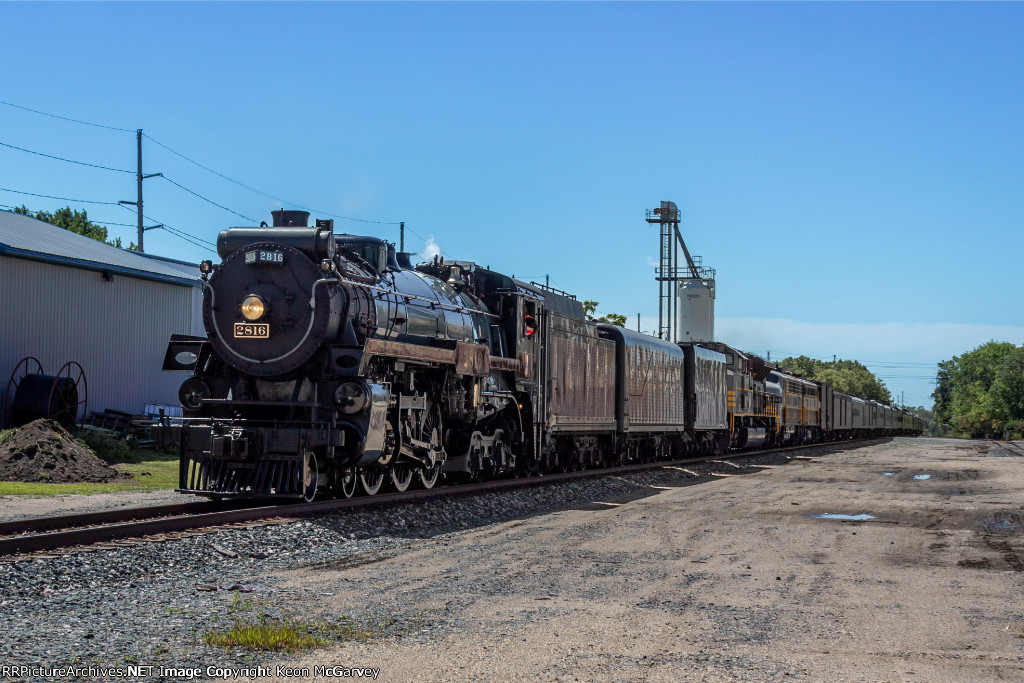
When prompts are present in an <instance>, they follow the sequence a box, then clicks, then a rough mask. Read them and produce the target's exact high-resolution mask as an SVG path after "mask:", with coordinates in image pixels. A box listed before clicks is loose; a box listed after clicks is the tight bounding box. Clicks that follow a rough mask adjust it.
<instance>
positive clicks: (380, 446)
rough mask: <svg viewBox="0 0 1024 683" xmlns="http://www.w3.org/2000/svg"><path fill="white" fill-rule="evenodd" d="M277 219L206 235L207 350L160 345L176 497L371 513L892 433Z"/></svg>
mask: <svg viewBox="0 0 1024 683" xmlns="http://www.w3.org/2000/svg"><path fill="white" fill-rule="evenodd" d="M273 217H274V223H273V225H272V226H266V224H264V225H263V226H261V227H260V228H231V229H228V230H225V231H223V232H221V233H220V236H219V237H218V240H217V250H218V254H219V255H220V257H221V260H220V263H218V264H214V263H213V262H212V261H204V262H203V264H202V265H201V268H200V270H201V271H202V277H201V280H202V286H203V292H204V297H203V321H204V325H205V327H206V331H207V336H206V337H187V336H182V335H174V336H172V338H171V340H170V343H169V345H168V349H167V353H166V355H165V359H164V369H165V370H186V371H190V372H191V376H190V377H189V378H188V379H186V380H185V382H184V383H183V384H182V385H181V389H180V391H179V398H180V400H181V403H182V406H183V413H184V417H183V418H182V420H181V421H180V422H177V423H172V422H171V421H169V420H168V421H165V422H164V424H162V425H161V426H160V427H159V428H158V430H157V431H158V437H159V438H162V439H163V440H164V441H165V442H166V441H168V440H170V441H174V442H176V443H177V444H178V445H179V447H180V469H179V487H178V490H180V491H183V492H188V493H194V494H199V495H205V496H210V497H214V498H218V497H223V496H231V497H259V498H304V499H306V500H312V499H313V498H314V497H317V496H321V497H322V496H325V495H327V496H340V497H349V496H352V495H355V494H356V493H357V492H358V491H361V492H362V493H365V494H368V495H373V494H375V493H377V492H378V491H380V490H381V489H382V488H383V487H385V486H388V487H389V488H392V489H395V490H398V491H404V490H406V489H407V488H409V487H410V486H421V487H426V488H430V487H432V486H434V485H435V484H436V483H437V482H438V481H439V480H440V479H441V478H442V476H444V477H446V478H448V479H452V480H460V479H472V478H475V477H488V476H500V475H504V474H513V473H514V474H518V475H531V474H538V473H543V472H545V471H551V470H575V469H581V468H587V467H596V466H606V465H611V464H617V463H624V462H637V461H644V460H651V459H657V458H670V457H680V456H683V455H689V454H702V453H706V454H713V453H722V452H725V451H726V450H728V449H729V448H744V447H748V448H750V447H760V446H763V445H774V444H777V443H799V442H806V441H813V440H818V439H821V438H824V437H827V436H829V437H841V436H844V435H847V434H849V435H861V434H865V433H882V432H895V431H896V430H897V429H899V428H902V425H903V422H902V421H898V422H897V421H895V420H894V416H893V415H892V414H889V413H886V412H884V411H881V412H880V410H879V408H880V407H879V406H877V405H876V404H868V403H866V402H863V401H859V399H853V398H852V397H847V399H848V400H847V401H846V403H843V402H842V401H843V400H844V399H843V396H842V395H839V399H838V400H839V404H840V405H841V406H845V407H843V408H842V409H843V410H846V411H847V412H845V413H842V414H843V415H844V417H843V418H842V421H841V422H840V423H836V422H835V420H836V419H837V418H836V417H835V416H833V411H834V410H836V408H834V405H837V404H836V401H837V399H836V398H835V395H834V393H831V392H829V391H828V390H827V389H824V390H823V388H822V385H817V384H815V383H813V382H809V381H807V380H802V379H800V378H797V377H794V376H792V375H788V374H785V373H784V372H782V371H780V370H778V369H772V368H770V367H769V366H768V365H767V364H766V363H765V362H764V361H763V360H761V359H759V358H757V357H755V356H750V355H749V354H743V353H741V352H739V351H737V350H736V349H733V348H731V347H728V346H725V345H724V344H713V343H709V344H701V343H685V344H674V343H670V342H668V341H665V340H661V339H656V338H653V337H650V336H647V335H642V334H639V333H635V332H630V331H628V330H625V329H623V328H621V327H617V326H614V325H608V324H603V323H595V322H593V321H591V320H589V319H587V317H586V316H585V315H584V311H583V306H582V304H581V303H580V302H579V301H577V300H576V298H575V297H574V296H572V295H569V294H567V293H565V292H561V291H558V290H555V289H552V288H549V287H543V286H540V285H536V284H532V283H526V282H522V281H519V280H516V279H514V278H512V277H509V276H507V275H505V274H502V273H499V272H496V271H492V270H490V269H489V268H482V267H480V266H478V265H477V264H475V263H473V262H470V261H448V262H445V261H444V260H443V259H440V258H435V259H434V260H433V261H432V262H427V263H421V264H419V265H417V266H415V267H413V266H412V265H411V263H410V262H409V258H408V255H407V254H399V253H396V251H395V248H394V245H392V244H389V243H387V242H384V241H382V240H380V239H377V238H374V237H362V236H353V235H335V234H334V226H333V222H332V221H329V220H318V221H316V223H315V225H314V226H312V227H310V226H308V225H307V222H308V218H309V214H308V213H307V212H302V211H276V212H273ZM823 391H825V392H826V393H825V394H823V393H822V392H823ZM858 401H859V402H858ZM858 410H859V411H860V412H859V413H858ZM887 416H888V422H887V421H886V420H887ZM836 424H842V425H843V426H842V427H840V426H835V425H836ZM847 425H848V426H847ZM897 425H899V427H898V426H897ZM912 430H913V427H910V428H909V431H912Z"/></svg>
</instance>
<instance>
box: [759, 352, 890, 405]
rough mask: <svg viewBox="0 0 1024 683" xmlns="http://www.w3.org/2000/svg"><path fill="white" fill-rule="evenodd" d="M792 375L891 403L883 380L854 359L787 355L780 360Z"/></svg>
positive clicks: (837, 389)
mask: <svg viewBox="0 0 1024 683" xmlns="http://www.w3.org/2000/svg"><path fill="white" fill-rule="evenodd" d="M779 365H781V366H782V367H784V368H785V369H786V370H787V371H789V372H792V373H793V374H795V375H799V376H800V377H804V378H805V379H811V380H814V381H815V382H825V383H826V384H829V385H831V386H832V388H833V389H835V390H836V391H841V392H843V393H844V394H850V395H851V396H857V397H859V398H866V399H869V400H872V401H879V402H881V403H892V394H890V393H889V390H888V389H887V388H886V387H885V382H883V381H882V380H880V379H878V377H876V376H875V374H874V373H873V372H871V371H870V370H868V369H867V368H866V367H865V366H864V365H862V364H860V363H858V362H857V361H855V360H838V361H822V360H817V359H814V358H808V357H807V356H797V357H796V358H793V357H790V358H786V359H785V360H783V361H782V362H781V363H779Z"/></svg>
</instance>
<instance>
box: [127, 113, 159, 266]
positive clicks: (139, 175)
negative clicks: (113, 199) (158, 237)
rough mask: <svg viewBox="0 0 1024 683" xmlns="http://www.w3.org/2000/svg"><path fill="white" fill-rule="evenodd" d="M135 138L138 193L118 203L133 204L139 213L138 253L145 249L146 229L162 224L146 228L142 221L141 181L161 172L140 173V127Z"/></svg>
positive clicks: (154, 176) (156, 175)
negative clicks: (134, 198) (143, 243)
mask: <svg viewBox="0 0 1024 683" xmlns="http://www.w3.org/2000/svg"><path fill="white" fill-rule="evenodd" d="M135 139H136V141H137V143H138V152H139V154H138V159H139V165H138V172H137V173H136V175H135V179H136V182H137V183H138V195H137V197H136V200H135V201H134V202H129V201H124V200H122V201H119V202H118V204H125V205H127V206H134V207H136V208H137V209H138V214H139V222H138V226H139V243H138V247H139V253H140V254H144V253H145V251H144V250H143V248H142V236H143V235H144V234H145V232H146V231H147V230H152V229H154V228H162V227H163V226H162V225H151V226H149V227H148V228H147V227H145V226H144V225H143V223H142V218H143V217H142V181H143V180H145V179H146V178H156V177H158V176H162V175H163V173H150V174H149V175H142V129H141V128H139V129H138V130H136V131H135Z"/></svg>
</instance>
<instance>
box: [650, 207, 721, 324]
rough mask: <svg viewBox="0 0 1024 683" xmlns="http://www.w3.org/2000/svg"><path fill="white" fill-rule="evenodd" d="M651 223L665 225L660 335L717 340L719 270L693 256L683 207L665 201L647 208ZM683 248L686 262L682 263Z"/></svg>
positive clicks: (658, 271)
mask: <svg viewBox="0 0 1024 683" xmlns="http://www.w3.org/2000/svg"><path fill="white" fill-rule="evenodd" d="M647 222H648V223H654V224H658V225H660V226H661V259H660V261H659V265H658V267H657V268H656V269H655V271H654V272H655V278H654V279H655V280H657V281H658V289H659V295H658V337H659V338H661V339H667V340H669V341H673V342H680V341H714V338H715V270H714V268H705V267H704V266H703V264H702V263H701V257H700V256H690V250H689V249H687V248H686V242H684V241H683V236H682V233H680V232H679V208H678V207H677V206H676V205H675V203H674V202H661V206H660V207H658V208H657V209H648V210H647ZM680 248H682V250H683V256H684V257H685V259H686V265H685V266H682V267H680V266H679V249H680Z"/></svg>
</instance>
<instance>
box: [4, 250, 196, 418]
mask: <svg viewBox="0 0 1024 683" xmlns="http://www.w3.org/2000/svg"><path fill="white" fill-rule="evenodd" d="M194 290H195V288H194V287H183V286H177V285H171V284H163V283H159V282H152V281H148V280H141V279H137V278H130V277H126V276H121V275H114V276H113V280H111V281H109V282H108V281H105V280H104V278H103V275H102V274H101V273H97V272H92V271H86V270H81V269H77V268H68V267H63V266H57V265H51V264H47V263H39V262H34V261H27V260H24V259H17V258H9V257H3V256H0V382H2V383H3V386H2V387H0V391H6V386H7V380H8V378H9V377H10V375H11V372H12V370H13V369H14V366H15V365H16V364H17V363H18V361H20V360H21V359H22V358H24V357H25V356H35V357H36V358H38V359H39V360H40V361H41V362H42V364H43V370H44V371H45V372H46V373H47V374H55V373H56V372H57V371H58V370H59V369H60V367H61V366H62V365H63V364H64V363H66V362H67V361H72V360H73V361H77V362H78V363H80V364H81V365H82V367H83V368H84V369H85V374H86V378H87V381H88V385H89V409H90V410H102V409H104V408H114V409H117V410H126V411H131V412H142V409H143V407H144V405H145V404H146V403H151V402H157V403H168V404H177V402H178V398H177V395H178V387H179V386H180V384H181V382H182V381H184V379H185V373H182V372H162V371H161V370H160V366H161V365H162V363H163V356H164V351H165V350H166V349H167V340H168V338H169V337H170V335H171V334H172V333H179V334H195V333H196V330H195V328H194V324H195V323H194V321H195V314H194V311H193V308H194V307H195V305H196V303H195V302H196V300H197V299H196V297H195V294H194Z"/></svg>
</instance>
